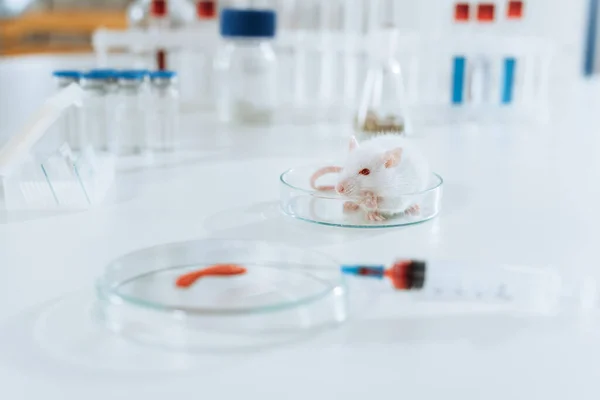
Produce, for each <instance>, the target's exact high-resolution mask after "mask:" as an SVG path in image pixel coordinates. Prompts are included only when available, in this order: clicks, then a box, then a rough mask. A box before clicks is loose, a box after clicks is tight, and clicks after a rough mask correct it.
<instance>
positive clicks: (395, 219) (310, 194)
mask: <svg viewBox="0 0 600 400" xmlns="http://www.w3.org/2000/svg"><path fill="white" fill-rule="evenodd" d="M321 167H322V165H312V166H305V167H298V168H292V169H289V170H287V171H285V172H284V173H283V174H281V177H280V207H281V210H282V211H283V213H284V214H286V215H288V216H290V217H293V218H296V219H299V220H302V221H308V222H313V223H316V224H321V225H330V226H338V227H346V228H391V227H398V226H405V225H413V224H418V223H421V222H425V221H428V220H430V219H432V218H434V217H435V216H436V215H437V214H438V213H439V211H440V208H441V201H442V186H443V183H444V181H443V179H442V177H441V176H439V175H438V174H435V173H432V174H430V177H429V181H428V183H427V186H426V189H425V190H422V191H419V192H415V193H399V194H398V195H397V196H394V197H391V198H389V197H388V198H386V202H387V204H392V205H393V206H392V208H390V209H383V210H380V211H381V212H379V213H378V214H379V216H378V218H377V219H370V217H369V215H368V211H367V210H365V209H364V208H363V207H362V206H360V207H359V206H356V205H355V199H351V198H348V197H344V196H341V195H339V194H337V193H336V192H335V191H334V190H315V189H313V188H312V187H311V185H310V181H311V177H312V176H313V174H314V173H315V171H317V170H318V169H319V168H321ZM321 179H322V180H323V181H322V182H321V185H324V186H329V187H333V186H334V185H335V179H336V174H329V175H326V176H324V177H323V178H321ZM348 205H350V206H351V207H349V206H348Z"/></svg>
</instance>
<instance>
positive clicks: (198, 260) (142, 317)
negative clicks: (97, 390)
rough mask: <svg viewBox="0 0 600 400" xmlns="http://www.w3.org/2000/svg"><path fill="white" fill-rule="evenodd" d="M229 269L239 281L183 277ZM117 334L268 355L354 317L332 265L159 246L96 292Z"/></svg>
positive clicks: (218, 245)
mask: <svg viewBox="0 0 600 400" xmlns="http://www.w3.org/2000/svg"><path fill="white" fill-rule="evenodd" d="M217 264H218V265H221V264H234V265H238V266H240V267H243V269H244V272H243V273H241V274H238V275H233V276H212V275H208V276H203V277H201V278H200V279H198V280H197V281H196V282H194V284H192V285H190V286H189V287H179V286H178V285H177V282H178V279H179V278H181V277H182V276H184V275H186V274H189V273H194V272H196V271H200V270H203V269H205V268H207V267H210V266H214V265H217ZM96 288H97V294H98V300H99V301H98V307H97V312H98V316H99V318H100V320H101V321H102V322H103V323H104V324H105V325H106V327H108V328H109V329H110V330H112V331H114V332H117V333H119V334H121V335H123V336H125V337H128V338H130V339H133V340H136V341H138V342H143V343H146V344H153V345H157V346H161V347H167V348H173V349H183V350H187V349H191V350H193V349H200V350H202V349H203V350H229V349H240V348H261V347H264V346H270V345H275V344H280V343H287V342H290V341H296V340H301V339H303V338H305V337H307V336H309V335H311V334H313V333H317V332H319V331H322V330H323V329H327V328H331V327H333V326H336V325H337V324H339V323H341V322H343V321H344V320H345V319H346V317H347V307H346V286H345V284H344V281H343V276H342V275H341V273H340V271H339V267H338V265H337V264H336V263H335V262H334V261H332V260H330V259H329V258H328V257H326V256H324V255H322V254H320V253H316V252H315V253H313V252H309V251H306V250H304V249H298V248H294V247H292V246H286V245H273V244H267V243H264V242H252V241H235V240H198V241H189V242H179V243H171V244H165V245H159V246H155V247H151V248H147V249H143V250H139V251H135V252H133V253H130V254H128V255H125V256H123V257H121V258H119V259H117V260H115V261H114V262H112V263H110V264H109V265H108V266H107V268H106V270H105V272H104V274H103V276H102V277H100V279H99V280H98V282H97V285H96Z"/></svg>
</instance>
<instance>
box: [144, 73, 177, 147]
mask: <svg viewBox="0 0 600 400" xmlns="http://www.w3.org/2000/svg"><path fill="white" fill-rule="evenodd" d="M150 101H151V104H152V106H151V109H150V113H149V116H150V121H149V133H148V140H147V143H148V147H149V149H150V150H153V151H173V150H174V149H175V147H176V138H177V134H178V133H179V88H178V85H177V75H176V73H175V72H173V71H157V72H153V73H151V74H150Z"/></svg>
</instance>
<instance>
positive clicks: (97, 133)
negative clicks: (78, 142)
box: [80, 70, 114, 152]
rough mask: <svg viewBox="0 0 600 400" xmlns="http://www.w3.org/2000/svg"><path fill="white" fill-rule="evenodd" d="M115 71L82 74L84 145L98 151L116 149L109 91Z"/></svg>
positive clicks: (93, 71) (82, 132)
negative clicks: (110, 117) (110, 124)
mask: <svg viewBox="0 0 600 400" xmlns="http://www.w3.org/2000/svg"><path fill="white" fill-rule="evenodd" d="M111 79H113V72H111V71H106V70H91V71H88V72H85V73H83V74H82V75H81V79H80V85H81V88H82V89H83V91H84V99H83V106H82V109H81V125H82V129H81V130H82V131H81V138H82V147H88V146H89V147H91V148H93V149H94V150H96V151H109V152H112V151H114V133H113V132H112V131H111V130H110V129H109V117H108V115H109V105H110V104H109V100H108V99H109V93H111V92H110V90H111V89H110V83H109V82H110V80H111Z"/></svg>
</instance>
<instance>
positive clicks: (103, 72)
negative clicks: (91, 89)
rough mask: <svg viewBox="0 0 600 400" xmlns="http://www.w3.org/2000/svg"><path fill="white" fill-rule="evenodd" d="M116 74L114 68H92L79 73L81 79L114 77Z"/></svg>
mask: <svg viewBox="0 0 600 400" xmlns="http://www.w3.org/2000/svg"><path fill="white" fill-rule="evenodd" d="M116 75H117V71H116V70H114V69H92V70H90V71H88V72H85V73H83V74H82V75H81V77H82V78H83V79H90V80H104V79H114V78H115V77H116Z"/></svg>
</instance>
